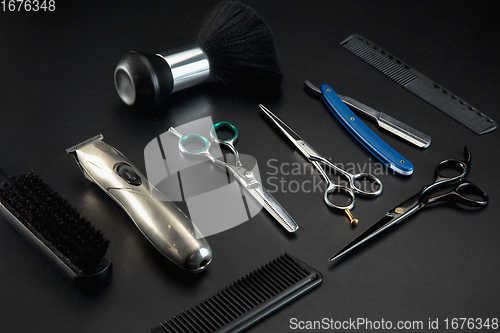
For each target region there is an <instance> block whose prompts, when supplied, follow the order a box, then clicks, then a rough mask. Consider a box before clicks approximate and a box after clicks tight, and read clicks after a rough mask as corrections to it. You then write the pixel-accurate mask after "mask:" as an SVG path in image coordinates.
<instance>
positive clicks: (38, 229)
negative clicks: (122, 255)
mask: <svg viewBox="0 0 500 333" xmlns="http://www.w3.org/2000/svg"><path fill="white" fill-rule="evenodd" d="M0 200H1V205H0V208H1V206H3V207H5V209H6V210H8V211H9V212H10V213H11V214H12V216H13V217H15V219H16V220H17V221H19V222H20V223H22V225H23V226H24V227H25V228H26V229H28V230H29V232H30V233H31V234H32V235H33V236H35V237H36V238H37V239H38V240H39V241H40V242H41V243H43V245H45V247H47V248H48V249H49V250H50V251H51V252H52V253H53V255H55V256H57V257H58V258H59V261H61V262H63V263H64V264H65V265H66V266H67V267H68V268H69V269H71V271H72V272H73V273H74V275H73V274H70V276H72V278H73V280H74V281H73V282H75V284H77V282H76V281H75V280H82V277H83V278H85V277H93V278H92V279H91V280H94V281H93V282H92V283H91V284H93V285H95V282H96V281H95V279H96V278H95V277H96V276H97V280H99V281H98V283H97V285H101V283H102V282H103V281H101V278H102V277H99V275H100V274H102V273H103V271H107V270H108V269H109V266H110V261H108V260H107V259H105V255H106V251H107V249H108V246H109V240H108V239H106V238H105V237H104V235H103V234H102V233H101V232H100V231H99V230H96V229H95V228H94V226H92V224H91V222H90V221H87V220H86V219H85V218H84V217H83V216H82V215H81V214H80V213H79V212H78V211H77V210H76V209H75V208H73V207H72V206H71V205H70V204H69V203H68V202H67V200H66V199H64V198H62V197H61V196H60V195H59V194H58V193H57V192H56V191H54V190H53V189H52V188H50V186H49V185H47V184H46V183H44V182H43V181H42V180H41V179H40V177H39V176H37V175H36V174H35V173H29V174H23V175H21V176H19V177H9V178H8V180H7V181H5V182H4V183H3V186H2V187H1V188H0ZM10 220H11V221H10V222H11V225H12V224H13V223H12V220H13V219H12V218H11V219H10ZM14 224H15V223H14ZM19 227H20V226H18V225H17V226H15V228H16V229H17V230H18V231H20V232H21V233H22V234H24V235H25V236H26V234H28V236H29V237H31V235H29V233H27V232H25V231H23V230H22V229H20V228H19ZM30 241H32V240H30ZM32 243H33V242H32ZM44 252H46V253H47V252H48V251H44ZM51 259H52V260H53V261H55V262H56V263H59V264H60V262H59V261H57V260H56V259H55V258H51ZM64 270H66V271H69V270H67V269H64ZM107 274H108V272H106V275H107ZM107 279H108V277H105V279H104V280H107ZM83 280H85V279H83ZM78 283H83V284H85V282H83V281H80V282H78ZM83 287H84V289H85V286H83Z"/></svg>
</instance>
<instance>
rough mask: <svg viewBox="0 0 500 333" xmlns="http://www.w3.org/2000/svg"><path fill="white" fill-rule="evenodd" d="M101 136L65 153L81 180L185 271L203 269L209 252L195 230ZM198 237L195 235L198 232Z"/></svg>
mask: <svg viewBox="0 0 500 333" xmlns="http://www.w3.org/2000/svg"><path fill="white" fill-rule="evenodd" d="M102 140H103V136H102V134H100V135H97V136H95V137H93V138H91V139H88V140H87V141H84V142H82V143H80V144H77V145H76V146H73V147H71V148H69V149H67V150H66V151H67V152H68V153H71V154H73V155H74V157H75V159H76V162H77V163H78V165H79V167H80V169H81V170H82V172H83V174H84V175H85V177H86V178H87V179H88V180H89V181H91V182H93V183H95V184H97V185H98V186H99V187H100V188H101V189H102V190H103V191H104V192H106V193H107V194H108V195H109V196H110V197H111V198H112V199H113V200H114V201H116V202H117V203H118V204H119V205H120V206H121V207H122V208H123V209H124V210H125V212H126V213H127V214H128V215H129V216H130V218H131V219H132V221H134V223H135V225H136V226H137V228H139V230H140V231H141V232H142V233H143V235H144V236H146V238H147V239H148V240H149V241H150V242H151V244H153V245H154V246H155V247H156V249H157V250H158V251H160V252H161V253H162V254H163V255H164V256H166V257H167V258H168V259H170V260H171V261H173V262H174V263H175V264H177V265H179V266H180V267H182V268H184V269H186V270H188V271H201V270H204V269H205V268H206V267H207V265H208V264H209V263H210V261H211V260H212V250H211V249H210V246H209V245H208V243H207V241H206V240H205V239H204V238H197V237H196V227H195V226H194V225H193V223H192V222H191V220H190V219H189V218H188V217H187V216H186V215H185V214H184V213H183V212H182V211H181V210H180V209H179V208H178V207H177V206H176V205H175V204H174V203H172V202H170V200H169V199H168V198H167V197H166V196H164V195H163V194H162V193H161V192H159V191H158V190H157V189H156V188H155V187H153V186H152V185H151V184H150V183H149V182H148V180H147V179H146V177H145V176H144V175H143V174H142V173H141V172H140V171H139V169H138V168H137V167H135V166H134V165H133V164H132V163H131V162H130V161H129V160H128V159H127V158H126V157H125V156H124V155H123V154H122V153H120V152H119V151H118V150H117V149H116V148H114V147H112V146H110V145H108V144H107V143H105V142H104V141H102ZM198 234H199V233H198Z"/></svg>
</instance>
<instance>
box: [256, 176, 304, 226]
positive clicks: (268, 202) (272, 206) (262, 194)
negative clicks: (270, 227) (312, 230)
mask: <svg viewBox="0 0 500 333" xmlns="http://www.w3.org/2000/svg"><path fill="white" fill-rule="evenodd" d="M246 190H247V191H248V192H249V193H250V194H251V195H252V196H253V197H254V198H255V200H257V202H258V203H260V204H261V205H262V206H263V207H264V208H265V209H266V210H267V211H268V212H269V214H271V215H272V216H273V217H274V218H275V219H276V221H278V222H279V223H280V224H281V225H282V226H283V227H284V228H285V229H286V230H288V232H295V231H297V229H299V226H298V225H297V223H295V221H294V220H293V218H292V217H291V216H290V214H288V213H287V211H286V210H285V209H284V208H283V207H281V205H280V204H279V203H278V201H276V199H275V198H274V197H273V196H272V195H271V193H269V192H268V191H267V190H266V189H265V188H264V187H263V186H262V184H254V185H252V186H251V187H247V188H246Z"/></svg>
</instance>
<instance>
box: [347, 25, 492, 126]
mask: <svg viewBox="0 0 500 333" xmlns="http://www.w3.org/2000/svg"><path fill="white" fill-rule="evenodd" d="M340 45H342V46H343V47H344V48H345V49H347V50H348V51H350V52H352V53H353V54H354V55H356V56H357V57H358V58H360V59H362V60H363V61H365V62H366V63H368V64H369V65H371V66H372V67H374V68H375V69H377V70H378V71H380V72H381V73H383V74H384V75H386V76H387V77H389V78H390V79H391V80H393V81H395V82H396V83H398V84H399V85H401V86H403V87H404V88H406V89H407V90H409V91H411V92H412V93H414V94H415V95H417V96H418V97H420V98H422V99H423V100H424V101H426V102H428V103H430V104H431V105H433V106H435V107H436V108H438V109H439V110H441V111H443V112H444V113H446V114H447V115H449V116H450V117H452V118H453V119H455V120H456V121H458V122H459V123H461V124H462V125H465V126H466V127H467V128H469V129H470V130H472V131H474V132H475V133H477V134H485V133H488V132H491V131H493V130H494V129H495V128H497V124H496V123H495V121H494V120H493V119H491V118H490V117H488V116H487V115H485V114H484V113H482V112H480V111H479V110H478V109H476V108H475V107H473V106H472V105H470V104H468V103H466V102H464V100H462V99H460V98H459V97H458V96H456V95H454V94H452V93H451V92H450V91H449V90H447V89H445V88H443V87H442V86H441V85H439V84H437V83H435V82H434V81H432V80H430V79H429V78H427V77H425V76H424V75H422V74H421V73H419V72H417V71H416V70H415V69H413V68H411V67H410V66H408V65H407V64H405V63H404V62H402V61H401V60H399V59H397V58H396V57H394V56H393V55H392V54H390V53H389V52H387V51H385V50H383V49H382V48H380V47H379V46H377V45H375V44H373V43H372V42H370V41H369V40H367V39H366V38H364V37H362V36H360V35H357V34H354V35H351V36H349V37H347V38H346V39H345V40H344V41H342V42H341V43H340Z"/></svg>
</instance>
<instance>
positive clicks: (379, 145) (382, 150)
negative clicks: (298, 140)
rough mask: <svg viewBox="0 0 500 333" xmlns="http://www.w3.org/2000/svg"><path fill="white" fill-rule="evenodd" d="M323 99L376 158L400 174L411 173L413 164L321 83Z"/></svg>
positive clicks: (407, 174)
mask: <svg viewBox="0 0 500 333" xmlns="http://www.w3.org/2000/svg"><path fill="white" fill-rule="evenodd" d="M320 90H321V96H322V98H323V101H324V102H325V103H326V105H328V108H329V109H330V111H332V113H333V114H334V115H335V117H337V119H338V120H339V121H340V122H341V123H342V125H344V127H345V128H347V130H348V131H349V132H350V133H351V134H352V135H353V136H354V137H355V138H356V139H357V140H358V141H359V142H360V143H361V144H362V145H363V146H365V148H366V149H368V150H369V151H370V152H371V153H372V154H373V155H374V156H375V157H376V158H378V159H379V160H380V161H381V162H382V163H384V164H385V165H386V166H387V167H388V168H390V169H392V170H394V171H395V172H397V173H398V174H400V175H403V176H409V175H411V174H412V173H413V165H412V164H411V162H410V161H408V160H407V159H406V158H404V157H403V156H401V154H400V153H398V152H397V151H395V150H394V149H393V148H392V147H391V146H389V145H388V144H387V143H386V142H385V141H384V140H382V139H381V138H380V137H379V136H378V135H377V134H375V133H373V131H372V130H371V129H370V128H369V127H368V126H366V124H365V123H363V122H362V121H361V120H360V119H359V118H358V117H357V116H356V115H355V114H354V113H353V112H352V111H351V109H349V107H348V106H347V105H345V103H344V102H342V100H341V99H340V97H339V96H338V95H337V94H336V93H335V91H333V89H332V87H330V86H329V85H327V84H323V85H322V86H321V87H320Z"/></svg>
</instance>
